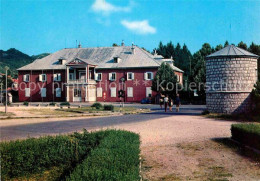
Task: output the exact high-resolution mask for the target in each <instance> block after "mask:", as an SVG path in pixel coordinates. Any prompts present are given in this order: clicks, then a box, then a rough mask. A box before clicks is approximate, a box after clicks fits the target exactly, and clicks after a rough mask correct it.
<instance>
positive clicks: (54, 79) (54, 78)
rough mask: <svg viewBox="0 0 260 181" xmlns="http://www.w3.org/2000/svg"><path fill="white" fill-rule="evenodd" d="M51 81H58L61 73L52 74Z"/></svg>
mask: <svg viewBox="0 0 260 181" xmlns="http://www.w3.org/2000/svg"><path fill="white" fill-rule="evenodd" d="M53 81H56V82H60V81H61V73H56V74H53Z"/></svg>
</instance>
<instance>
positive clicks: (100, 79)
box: [95, 73, 102, 81]
mask: <svg viewBox="0 0 260 181" xmlns="http://www.w3.org/2000/svg"><path fill="white" fill-rule="evenodd" d="M95 75H96V78H95V80H96V81H102V73H96V74H95ZM98 75H101V76H100V79H98Z"/></svg>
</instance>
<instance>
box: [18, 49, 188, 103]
mask: <svg viewBox="0 0 260 181" xmlns="http://www.w3.org/2000/svg"><path fill="white" fill-rule="evenodd" d="M162 62H167V63H169V64H170V65H171V67H172V69H173V70H174V72H175V74H176V76H177V79H178V81H179V82H180V83H182V82H183V71H182V70H180V69H179V68H177V67H175V66H174V64H173V63H174V62H173V60H172V59H164V57H162V56H161V55H157V54H156V51H155V52H154V54H151V53H149V52H147V51H145V50H143V49H142V48H139V47H138V46H135V45H132V46H124V44H122V46H118V47H97V48H81V46H80V45H79V47H78V48H65V49H62V50H60V51H58V52H55V53H53V54H50V55H48V56H46V57H44V58H42V59H37V60H35V61H34V62H32V63H31V64H28V65H26V66H24V67H21V68H19V69H18V75H19V76H18V79H19V86H18V87H19V100H20V101H29V102H60V101H68V102H94V101H99V102H117V101H120V98H119V97H118V91H119V90H125V95H124V98H123V99H124V101H125V102H139V101H141V100H142V99H143V98H147V97H152V96H155V95H156V93H155V92H153V91H152V90H151V86H152V80H153V77H154V76H155V74H156V72H157V70H158V67H159V66H160V65H161V63H162Z"/></svg>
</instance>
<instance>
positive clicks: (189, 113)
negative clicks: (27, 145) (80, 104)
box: [0, 105, 214, 141]
mask: <svg viewBox="0 0 260 181" xmlns="http://www.w3.org/2000/svg"><path fill="white" fill-rule="evenodd" d="M141 106H142V105H141ZM204 108H205V107H204V106H183V108H181V110H180V113H175V112H167V113H165V112H164V111H163V110H160V109H159V108H158V106H153V107H152V109H153V112H151V113H146V114H138V115H125V116H110V117H91V118H59V119H57V118H56V119H55V118H50V119H30V120H21V119H17V120H15V119H14V120H1V122H0V129H1V130H0V131H1V140H2V141H3V140H14V139H18V138H27V137H28V136H29V137H38V136H42V135H54V134H64V133H71V132H74V131H81V130H82V129H83V128H85V129H87V130H96V129H102V128H108V127H109V128H111V127H112V128H119V129H121V128H122V129H124V126H125V125H133V127H135V126H137V127H138V124H139V123H142V124H149V123H152V122H153V121H156V120H158V121H159V120H161V119H166V120H168V121H171V120H182V119H183V118H185V119H187V120H194V119H195V120H196V119H197V118H200V119H205V118H202V117H200V116H198V115H199V114H200V113H201V112H202V110H203V109H204ZM213 122H214V121H213ZM155 123H156V122H155ZM158 123H159V122H158ZM173 124H175V123H173ZM138 132H139V131H138Z"/></svg>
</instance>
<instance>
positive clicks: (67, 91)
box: [66, 85, 70, 102]
mask: <svg viewBox="0 0 260 181" xmlns="http://www.w3.org/2000/svg"><path fill="white" fill-rule="evenodd" d="M66 94H67V95H66V101H67V102H69V97H70V95H69V85H66Z"/></svg>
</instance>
